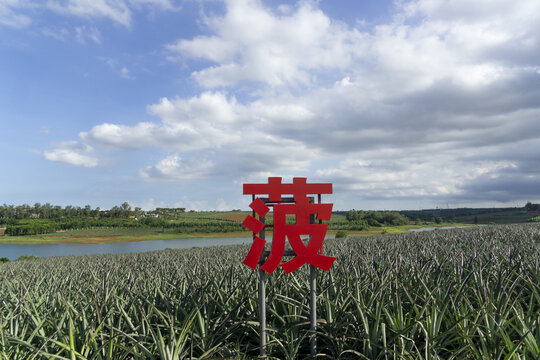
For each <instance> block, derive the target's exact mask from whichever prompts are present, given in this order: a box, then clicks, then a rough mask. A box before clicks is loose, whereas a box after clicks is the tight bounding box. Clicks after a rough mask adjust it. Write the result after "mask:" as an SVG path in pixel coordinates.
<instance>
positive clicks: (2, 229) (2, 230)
mask: <svg viewBox="0 0 540 360" xmlns="http://www.w3.org/2000/svg"><path fill="white" fill-rule="evenodd" d="M4 235H6V228H0V236H4Z"/></svg>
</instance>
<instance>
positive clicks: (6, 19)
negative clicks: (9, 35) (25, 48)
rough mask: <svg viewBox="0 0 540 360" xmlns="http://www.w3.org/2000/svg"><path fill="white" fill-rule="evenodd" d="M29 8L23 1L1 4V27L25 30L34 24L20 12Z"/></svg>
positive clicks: (8, 1) (11, 0)
mask: <svg viewBox="0 0 540 360" xmlns="http://www.w3.org/2000/svg"><path fill="white" fill-rule="evenodd" d="M26 6H27V4H26V2H25V1H22V0H4V1H2V2H0V25H4V26H9V27H13V28H24V27H27V26H28V25H30V24H31V23H32V19H31V18H30V17H29V16H27V15H25V14H22V13H20V12H19V11H20V10H21V9H23V8H25V7H26Z"/></svg>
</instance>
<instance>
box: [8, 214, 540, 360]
mask: <svg viewBox="0 0 540 360" xmlns="http://www.w3.org/2000/svg"><path fill="white" fill-rule="evenodd" d="M247 249H248V248H247V247H246V246H231V247H221V248H219V247H216V248H205V249H191V250H167V251H162V252H152V253H144V254H125V255H102V256H84V257H64V258H51V259H39V260H35V261H28V262H9V263H4V264H0V303H1V307H0V354H1V355H0V356H1V358H2V359H10V360H11V359H216V358H220V359H222V358H227V359H243V358H244V359H245V358H250V359H251V358H256V357H257V354H258V349H257V346H258V339H259V337H258V336H259V335H258V332H259V329H258V313H257V281H256V272H254V271H252V270H251V269H249V268H246V267H245V266H243V265H242V264H241V260H242V259H243V257H244V256H245V254H246V252H247ZM325 254H331V255H334V256H337V257H338V260H337V261H336V262H335V264H334V266H333V268H332V271H331V272H329V273H327V272H323V271H319V272H318V278H317V283H318V293H319V296H318V309H319V313H318V318H319V319H320V320H319V328H318V334H317V338H318V350H319V353H320V354H321V356H320V358H324V359H535V358H538V357H539V356H540V226H539V225H538V224H526V225H517V226H497V227H486V228H479V229H456V230H447V231H437V232H429V233H427V232H425V233H414V234H396V235H386V236H373V237H362V238H348V239H344V240H327V241H326V242H325ZM267 292H268V299H267V301H268V305H267V314H268V315H267V316H268V319H267V322H268V327H269V329H268V333H269V345H268V353H269V354H270V356H271V358H275V359H303V358H306V357H308V355H309V347H308V345H309V334H308V329H309V324H308V319H309V302H308V271H307V267H304V268H302V269H301V270H300V271H297V272H294V273H292V274H289V275H285V274H284V273H283V272H281V271H276V273H275V274H273V275H272V276H269V277H268V284H267Z"/></svg>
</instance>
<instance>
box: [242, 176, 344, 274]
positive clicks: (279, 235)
mask: <svg viewBox="0 0 540 360" xmlns="http://www.w3.org/2000/svg"><path fill="white" fill-rule="evenodd" d="M331 193H332V184H308V183H307V182H306V178H294V179H293V183H292V184H282V183H281V178H280V177H270V178H268V183H267V184H244V195H254V196H256V195H268V199H267V203H269V204H270V203H272V205H271V206H273V207H274V214H273V215H274V235H273V239H272V248H271V250H270V255H269V256H268V259H266V261H265V262H264V264H263V265H262V266H261V269H262V270H264V271H266V272H267V273H269V274H271V273H273V272H274V270H276V268H277V267H278V266H281V267H282V268H283V270H284V271H285V272H286V273H290V272H292V271H294V270H296V269H298V268H299V267H301V266H302V265H304V264H311V265H313V266H316V267H318V268H320V269H324V270H326V271H328V270H330V267H331V266H332V263H333V262H334V261H335V260H336V258H335V257H331V256H324V255H322V247H323V241H324V237H325V236H326V231H327V230H328V224H321V223H319V224H312V223H310V217H312V216H316V217H317V219H318V220H330V217H331V216H332V205H333V204H320V203H318V204H315V203H313V202H312V201H310V200H311V199H312V198H310V197H309V196H308V195H310V194H317V195H320V194H331ZM282 195H293V202H291V203H289V202H287V203H282V199H283V198H282ZM250 207H251V208H252V209H253V211H254V212H255V213H256V214H257V215H259V216H260V217H264V216H265V215H266V214H267V213H268V212H269V211H270V208H269V207H268V206H267V205H266V204H265V202H264V201H263V200H261V198H259V197H256V198H255V200H254V201H253V202H252V203H251V204H250ZM287 215H295V216H296V224H287V222H286V219H287ZM242 225H243V226H245V227H247V228H248V229H250V230H251V231H252V232H253V234H254V237H253V244H252V246H251V249H250V250H249V252H248V254H247V256H246V258H245V259H244V264H245V265H247V266H249V267H250V268H252V269H255V268H256V267H257V264H258V262H259V259H260V258H261V254H262V253H263V251H264V246H265V244H266V241H265V240H264V239H262V238H260V237H259V236H258V235H259V233H260V232H261V231H262V230H263V229H264V227H265V225H264V224H263V223H262V222H261V221H259V220H257V219H256V218H255V217H253V216H251V215H248V216H247V217H246V219H245V220H244V222H243V223H242ZM302 235H309V236H310V240H309V242H308V244H307V245H305V244H304V242H303V241H302V239H301V236H302ZM286 239H289V243H290V244H291V248H292V249H293V251H294V253H295V257H294V258H292V259H291V260H289V261H287V262H283V263H282V262H281V260H282V258H283V255H284V251H285V241H286Z"/></svg>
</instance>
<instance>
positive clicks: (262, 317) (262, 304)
mask: <svg viewBox="0 0 540 360" xmlns="http://www.w3.org/2000/svg"><path fill="white" fill-rule="evenodd" d="M253 198H255V195H253ZM260 221H261V222H262V223H263V224H264V222H265V217H260ZM259 235H260V237H261V239H263V240H266V232H265V229H264V228H263V229H262V230H261V233H260V234H259ZM261 256H262V257H264V251H263V253H262V255H261ZM261 260H262V259H259V262H260V261H261ZM265 280H266V273H265V272H264V270H262V269H261V267H260V264H259V332H260V341H259V355H260V356H259V358H260V359H266V283H265Z"/></svg>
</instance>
